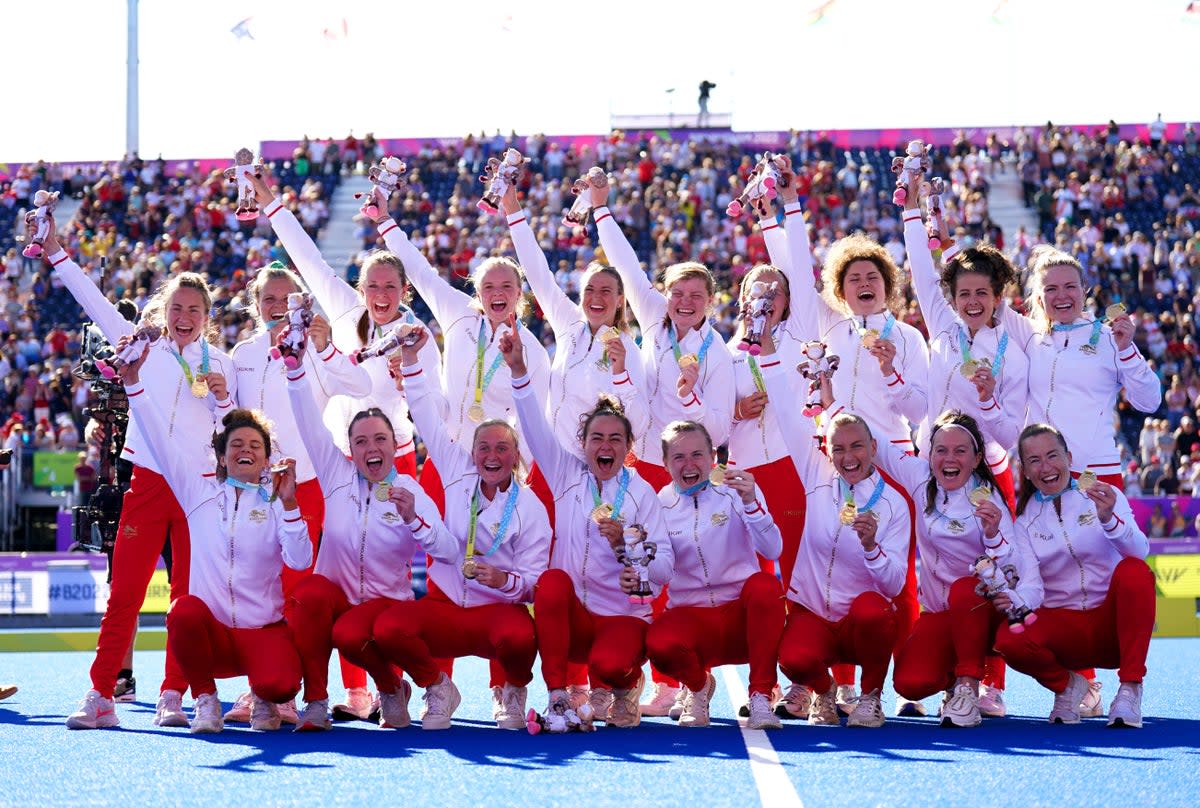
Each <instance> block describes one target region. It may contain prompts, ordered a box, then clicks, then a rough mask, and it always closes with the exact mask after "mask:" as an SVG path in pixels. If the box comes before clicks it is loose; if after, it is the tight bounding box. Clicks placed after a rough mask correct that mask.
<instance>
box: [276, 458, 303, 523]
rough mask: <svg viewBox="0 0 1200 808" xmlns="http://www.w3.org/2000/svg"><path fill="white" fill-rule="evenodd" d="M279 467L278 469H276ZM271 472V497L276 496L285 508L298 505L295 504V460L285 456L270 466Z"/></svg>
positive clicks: (288, 508) (289, 508)
mask: <svg viewBox="0 0 1200 808" xmlns="http://www.w3.org/2000/svg"><path fill="white" fill-rule="evenodd" d="M276 469H279V471H276ZM271 474H272V483H273V485H272V489H271V496H272V498H275V497H278V498H279V499H280V501H282V502H283V507H284V508H285V509H287V510H292V509H293V508H296V507H299V506H298V505H297V504H296V461H295V460H294V459H292V458H290V457H285V458H284V459H283V460H282V461H280V462H279V463H277V464H276V465H274V466H272V467H271Z"/></svg>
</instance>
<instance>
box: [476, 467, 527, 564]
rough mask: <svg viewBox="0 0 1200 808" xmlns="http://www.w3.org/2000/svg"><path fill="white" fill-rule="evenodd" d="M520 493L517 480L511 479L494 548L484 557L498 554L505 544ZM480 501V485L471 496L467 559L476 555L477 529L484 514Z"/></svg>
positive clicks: (488, 550)
mask: <svg viewBox="0 0 1200 808" xmlns="http://www.w3.org/2000/svg"><path fill="white" fill-rule="evenodd" d="M520 492H521V489H520V486H518V485H517V481H516V478H509V483H508V499H506V500H505V501H504V513H503V515H502V516H501V517H500V526H499V527H498V528H496V536H495V539H494V540H493V541H492V546H491V547H489V548H488V549H487V551H485V552H484V556H490V555H491V554H492V553H494V552H496V550H498V549H499V548H500V545H501V544H502V543H503V542H504V534H505V533H507V532H508V523H509V522H511V521H512V515H513V511H514V510H516V507H517V496H518V495H519V494H520ZM479 499H480V491H479V485H478V484H476V486H475V493H474V494H473V495H472V496H471V523H470V525H469V526H468V528H467V558H471V557H473V556H474V555H475V529H476V527H477V526H478V523H479V514H480V513H482V512H483V508H482V507H481V505H480V502H479Z"/></svg>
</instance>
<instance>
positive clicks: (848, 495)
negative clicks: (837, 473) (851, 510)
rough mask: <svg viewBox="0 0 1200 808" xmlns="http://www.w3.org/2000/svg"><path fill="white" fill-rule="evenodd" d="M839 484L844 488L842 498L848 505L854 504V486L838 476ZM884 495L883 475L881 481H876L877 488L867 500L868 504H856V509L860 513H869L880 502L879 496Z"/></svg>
mask: <svg viewBox="0 0 1200 808" xmlns="http://www.w3.org/2000/svg"><path fill="white" fill-rule="evenodd" d="M838 485H839V486H841V489H842V499H843V500H845V502H846V504H847V505H854V488H853V487H852V486H851V485H849V484H848V483H847V482H846V481H845V480H844V479H843V478H841V477H838ZM882 496H883V477H882V476H881V477H880V478H879V482H877V483H875V490H874V491H872V492H871V498H870V499H868V500H867V504H866V505H863V506H862V507H861V508H859V507H858V506H857V505H855V509H856V510H857V511H858V512H859V513H867V512H868V511H870V510H871V509H872V508H874V507H875V506H876V505H877V504H878V503H879V498H880V497H882Z"/></svg>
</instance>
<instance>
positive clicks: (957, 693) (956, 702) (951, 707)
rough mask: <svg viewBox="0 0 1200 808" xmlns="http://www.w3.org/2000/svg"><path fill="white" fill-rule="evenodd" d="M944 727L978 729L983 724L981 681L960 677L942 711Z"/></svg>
mask: <svg viewBox="0 0 1200 808" xmlns="http://www.w3.org/2000/svg"><path fill="white" fill-rule="evenodd" d="M940 714H941V716H942V726H943V727H977V726H979V725H980V724H981V723H983V717H982V716H980V715H979V681H978V680H976V679H972V678H971V677H969V676H960V677H958V681H957V682H955V683H954V692H953V694H952V695H951V696H950V698H949V700H948V701H946V702H945V703H944V704H943V705H942V709H941V711H940Z"/></svg>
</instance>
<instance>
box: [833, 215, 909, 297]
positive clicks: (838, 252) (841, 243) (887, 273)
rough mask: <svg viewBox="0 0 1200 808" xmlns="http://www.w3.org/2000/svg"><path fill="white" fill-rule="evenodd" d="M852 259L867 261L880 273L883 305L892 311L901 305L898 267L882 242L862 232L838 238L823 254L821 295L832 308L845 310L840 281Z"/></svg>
mask: <svg viewBox="0 0 1200 808" xmlns="http://www.w3.org/2000/svg"><path fill="white" fill-rule="evenodd" d="M855 261H870V262H871V263H872V264H874V265H875V268H876V269H878V270H879V274H880V275H882V276H883V298H884V304H885V305H886V306H887V307H888V308H889V309H891V310H895V309H896V307H897V306H898V305H899V304H900V268H899V267H897V266H896V262H895V261H893V260H892V256H891V253H889V252H888V251H887V250H886V249H885V248H884V246H883V245H882V244H880V243H879V242H877V241H875V240H874V239H871V238H868V237H867V236H865V235H863V234H862V233H855V234H853V235H850V236H846V237H845V238H840V239H838V240H837V241H835V242H834V243H833V246H832V247H830V248H829V254H828V255H827V256H825V266H824V267H823V268H822V270H821V279H822V281H823V283H824V286H825V289H824V291H823V294H824V295H825V298H826V300H828V301H829V304H830V305H831V306H832V307H833V308H835V309H842V310H845V309H847V304H846V296H845V293H844V292H843V290H842V284H843V283H844V282H845V280H846V273H847V272H849V270H850V265H851V264H853V263H854V262H855Z"/></svg>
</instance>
